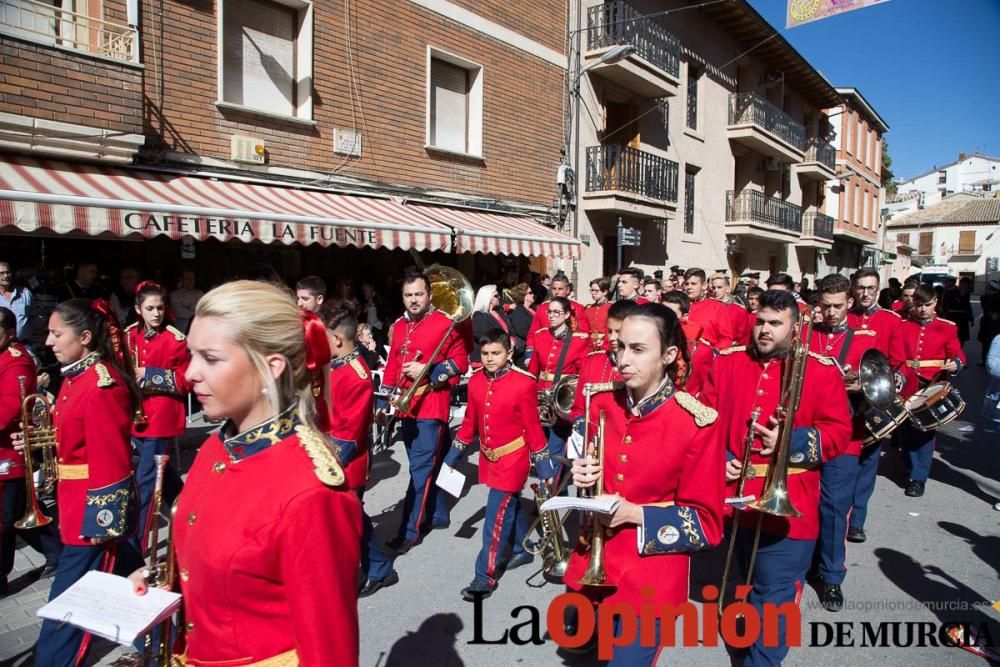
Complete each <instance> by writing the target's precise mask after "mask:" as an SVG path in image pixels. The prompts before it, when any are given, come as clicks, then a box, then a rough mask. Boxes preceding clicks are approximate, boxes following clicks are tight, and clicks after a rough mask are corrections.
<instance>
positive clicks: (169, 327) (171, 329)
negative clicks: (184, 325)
mask: <svg viewBox="0 0 1000 667" xmlns="http://www.w3.org/2000/svg"><path fill="white" fill-rule="evenodd" d="M167 331H169V332H170V333H172V334H173V335H174V340H176V341H178V342H180V341H183V340H186V338H187V337H186V336H185V335H184V332H183V331H181V330H180V329H178V328H177V327H175V326H174V325H172V324H168V325H167Z"/></svg>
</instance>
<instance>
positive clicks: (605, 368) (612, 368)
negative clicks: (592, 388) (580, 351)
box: [569, 350, 622, 432]
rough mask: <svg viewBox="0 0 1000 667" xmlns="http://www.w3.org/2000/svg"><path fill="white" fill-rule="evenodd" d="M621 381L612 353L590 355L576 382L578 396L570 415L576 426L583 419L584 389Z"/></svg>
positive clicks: (601, 352) (600, 352) (574, 399)
mask: <svg viewBox="0 0 1000 667" xmlns="http://www.w3.org/2000/svg"><path fill="white" fill-rule="evenodd" d="M621 379H622V375H621V373H619V372H618V367H617V366H616V365H615V358H614V355H613V354H612V353H611V352H605V351H603V350H598V351H596V352H591V353H590V354H588V355H587V356H586V358H584V360H583V364H582V365H581V366H580V376H579V377H578V378H577V382H576V394H575V395H574V396H573V407H572V409H571V410H570V413H569V417H570V420H571V421H572V422H573V424H574V426H575V425H576V424H577V422H578V420H580V419H582V418H583V409H584V407H585V405H586V397H585V396H584V395H583V388H584V387H585V386H587V385H588V384H600V383H604V382H617V381H618V380H621ZM581 432H582V431H581Z"/></svg>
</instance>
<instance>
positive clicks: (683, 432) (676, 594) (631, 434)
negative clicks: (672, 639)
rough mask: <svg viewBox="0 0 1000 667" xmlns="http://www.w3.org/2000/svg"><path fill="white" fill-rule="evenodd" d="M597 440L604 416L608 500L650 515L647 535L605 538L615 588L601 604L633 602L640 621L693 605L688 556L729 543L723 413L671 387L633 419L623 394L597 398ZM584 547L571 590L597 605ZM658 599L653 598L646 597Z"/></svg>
mask: <svg viewBox="0 0 1000 667" xmlns="http://www.w3.org/2000/svg"><path fill="white" fill-rule="evenodd" d="M590 408H591V411H590V415H589V421H590V426H589V437H590V438H591V439H592V441H593V440H594V439H595V438H596V433H597V424H598V421H599V415H600V413H601V412H604V414H605V427H604V460H603V476H604V491H605V493H609V494H617V495H620V496H621V497H623V498H625V499H626V500H628V501H630V502H633V503H636V504H639V505H643V506H644V507H643V521H642V525H634V524H625V525H622V526H619V527H617V528H604V529H603V530H604V536H605V542H604V554H605V569H606V572H607V575H608V581H609V582H610V583H612V584H613V585H614V588H613V589H610V590H611V593H610V595H608V597H606V598H603V600H602V601H603V602H612V603H613V602H625V603H628V604H630V605H631V606H632V609H634V610H636V611H638V610H639V609H640V606H641V605H643V604H646V603H649V602H652V603H654V604H662V603H670V604H678V603H680V602H686V601H687V600H688V566H689V555H688V554H689V553H690V552H692V551H699V550H702V549H708V548H710V547H712V546H714V545H716V544H718V543H719V541H720V540H721V539H722V515H723V505H724V500H725V498H724V489H725V481H724V480H725V455H724V452H723V442H722V440H721V439H720V438H719V433H718V432H717V429H716V427H715V426H714V425H713V424H714V421H715V418H716V413H715V411H714V410H712V409H709V408H707V407H706V406H704V405H702V404H701V403H700V402H698V400H697V399H695V398H694V397H693V396H691V395H690V394H687V393H686V392H675V391H674V389H673V387H672V386H671V385H670V383H669V382H667V383H665V385H664V386H663V387H661V388H660V389H659V390H658V391H657V392H656V393H655V394H654V395H653V396H652V397H650V398H649V399H647V400H646V401H644V402H643V403H642V404H640V407H639V414H638V415H633V414H632V412H631V410H630V409H629V398H628V396H627V393H626V390H625V389H619V390H617V391H613V392H611V391H609V392H602V393H598V394H595V395H593V396H592V397H591V406H590ZM585 533H586V536H585V539H586V540H587V544H584V543H583V541H584V540H583V539H581V541H580V544H578V545H577V546H576V548H575V550H574V552H573V554H572V556H571V557H570V562H569V567H568V569H567V571H566V576H565V578H564V581H565V583H566V585H567V586H568V587H569V588H570V589H572V590H576V591H581V592H584V593H585V594H590V595H594V596H598V595H601V594H602V593H603V592H604V591H606V590H608V589H604V588H601V589H593V590H590V589H588V588H587V587H586V586H581V585H580V584H579V583H578V582H579V580H580V578H581V577H582V576H583V573H584V572H585V571H586V569H587V566H588V565H589V562H590V551H589V540H590V537H589V534H590V528H589V526H588V527H587V528H586V529H585ZM643 591H649V592H651V593H652V597H651V598H647V597H645V596H643V595H642V593H643Z"/></svg>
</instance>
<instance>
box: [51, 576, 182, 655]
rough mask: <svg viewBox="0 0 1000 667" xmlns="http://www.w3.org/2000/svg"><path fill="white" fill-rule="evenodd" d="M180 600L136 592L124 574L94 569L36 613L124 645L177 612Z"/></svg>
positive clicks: (150, 591) (176, 595)
mask: <svg viewBox="0 0 1000 667" xmlns="http://www.w3.org/2000/svg"><path fill="white" fill-rule="evenodd" d="M180 603H181V596H180V593H172V592H169V591H164V590H161V589H158V588H150V589H148V590H147V591H146V594H145V595H136V594H135V591H134V590H133V589H132V582H130V581H129V580H128V579H126V578H125V577H119V576H117V575H114V574H108V573H106V572H98V571H96V570H95V571H91V572H88V573H87V574H85V575H84V576H83V577H82V578H81V579H80V580H79V581H77V582H76V583H75V584H73V585H72V586H70V587H69V588H68V589H67V590H66V591H65V592H64V593H63V594H62V595H60V596H59V597H57V598H56V599H55V600H52V601H51V602H49V603H48V604H47V605H45V606H44V607H42V608H41V609H39V610H38V616H40V617H41V618H47V619H51V620H54V621H62V622H65V623H69V624H70V625H75V626H76V627H78V628H82V629H84V630H87V631H89V632H91V633H93V634H95V635H98V636H99V637H103V638H105V639H107V640H109V641H113V642H117V643H119V644H126V645H127V644H131V643H132V642H134V641H135V640H136V638H137V637H140V636H142V635H144V634H145V633H146V632H147V631H148V630H149V628H151V627H153V626H154V625H156V624H158V623H160V622H162V621H163V620H164V619H165V618H167V617H168V616H170V615H171V614H173V613H174V612H175V611H177V609H178V607H180Z"/></svg>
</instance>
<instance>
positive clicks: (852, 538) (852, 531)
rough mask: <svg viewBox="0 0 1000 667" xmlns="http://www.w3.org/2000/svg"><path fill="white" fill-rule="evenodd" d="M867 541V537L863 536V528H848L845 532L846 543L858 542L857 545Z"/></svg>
mask: <svg viewBox="0 0 1000 667" xmlns="http://www.w3.org/2000/svg"><path fill="white" fill-rule="evenodd" d="M867 539H868V536H867V535H865V529H864V528H849V529H848V530H847V541H848V542H858V543H860V542H864V541H865V540H867Z"/></svg>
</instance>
